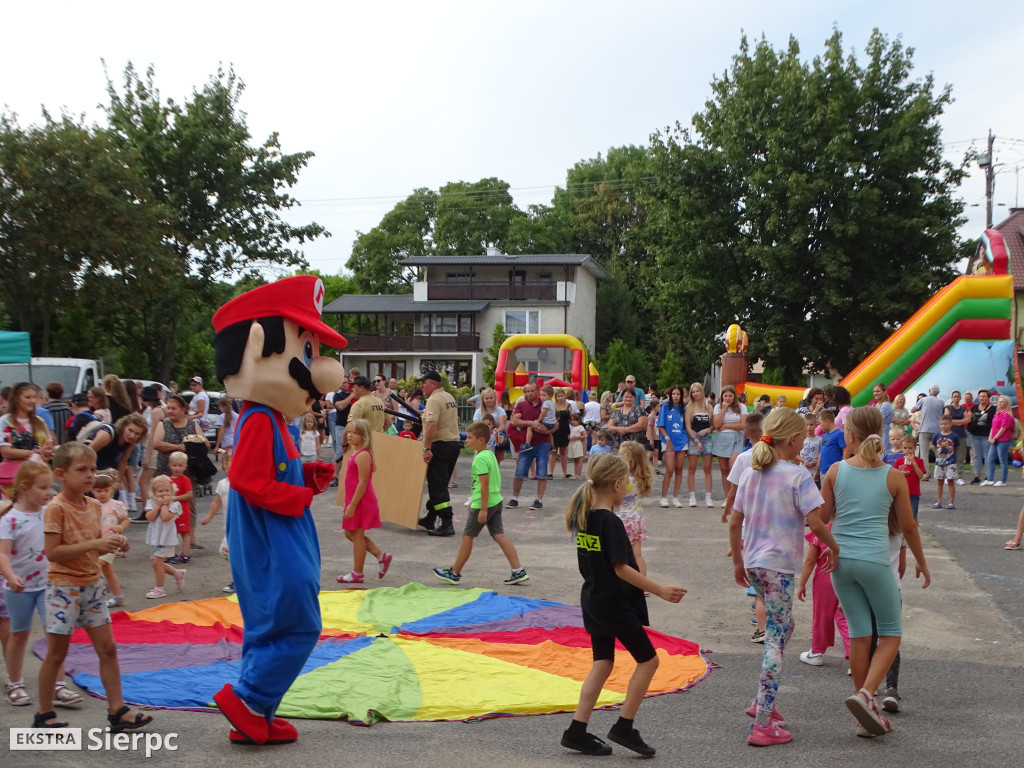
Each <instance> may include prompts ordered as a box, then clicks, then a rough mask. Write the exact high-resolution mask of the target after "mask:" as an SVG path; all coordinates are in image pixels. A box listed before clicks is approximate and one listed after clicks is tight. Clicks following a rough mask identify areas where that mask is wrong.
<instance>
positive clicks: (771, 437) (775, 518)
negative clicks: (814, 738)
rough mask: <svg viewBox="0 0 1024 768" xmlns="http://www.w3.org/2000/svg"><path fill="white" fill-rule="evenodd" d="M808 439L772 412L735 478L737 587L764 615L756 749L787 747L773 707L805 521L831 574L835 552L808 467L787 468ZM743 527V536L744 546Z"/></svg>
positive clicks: (793, 420) (792, 416)
mask: <svg viewBox="0 0 1024 768" xmlns="http://www.w3.org/2000/svg"><path fill="white" fill-rule="evenodd" d="M805 432H806V425H805V424H804V419H803V417H802V416H800V415H798V414H797V413H796V412H795V411H793V410H791V409H789V408H776V409H774V410H773V411H772V412H771V413H769V414H768V417H767V418H766V419H765V421H764V436H763V437H762V438H761V440H760V441H759V442H758V443H757V444H756V445H755V446H754V449H753V454H752V456H751V464H750V469H748V470H746V471H745V472H744V473H743V475H742V477H740V481H739V487H738V488H737V490H736V500H735V501H734V502H733V512H732V518H731V519H730V521H729V542H730V544H731V545H732V552H733V563H734V565H735V569H736V573H735V578H736V582H737V583H738V584H740V585H741V586H744V587H746V586H748V585H749V586H752V587H753V588H754V591H755V592H756V593H757V595H758V597H760V598H762V599H763V600H764V604H765V609H766V611H767V622H766V625H765V637H764V661H763V662H762V665H761V676H760V682H759V685H758V693H757V698H756V699H755V700H754V703H752V704H751V705H750V707H749V708H748V709H747V714H748V715H750V716H751V717H754V723H753V724H752V725H751V730H750V735H749V736H748V738H747V741H748V742H749V743H751V744H755V745H758V746H768V745H770V744H784V743H786V742H787V741H790V740H791V739H792V736H790V734H789V732H788V731H786V730H783V729H782V728H781V727H780V723H781V722H783V718H782V715H781V714H779V711H778V709H777V708H776V707H775V694H776V692H777V691H778V687H779V676H780V674H781V671H782V655H783V650H784V649H785V646H786V642H787V641H788V640H789V638H790V635H792V634H793V591H794V587H795V586H796V582H797V577H796V574H798V573H799V572H800V570H801V565H802V563H803V545H804V537H803V536H804V521H805V520H806V522H807V524H808V525H809V526H810V528H811V531H813V532H814V534H815V535H816V536H817V537H818V538H819V539H821V541H822V542H823V543H824V544H825V545H827V546H828V549H829V557H828V562H827V563H826V565H825V568H823V570H825V569H827V570H828V571H831V570H832V568H834V567H835V562H836V556H837V555H838V552H839V549H838V547H837V546H836V543H835V539H833V538H832V534H831V533H830V532H829V530H828V527H827V526H826V525H825V524H824V523H823V522H822V521H821V517H820V511H821V505H822V504H823V503H824V500H823V499H822V497H821V493H820V492H819V491H818V488H817V486H816V485H815V484H814V478H812V477H811V474H810V473H809V472H808V471H807V469H806V468H805V467H803V466H798V465H795V464H790V463H789V462H791V461H794V460H795V459H796V458H797V457H798V456H799V455H800V449H801V448H802V447H803V441H804V433H805ZM744 521H746V533H745V535H744V538H743V540H742V542H741V540H740V531H741V529H742V527H743V524H744Z"/></svg>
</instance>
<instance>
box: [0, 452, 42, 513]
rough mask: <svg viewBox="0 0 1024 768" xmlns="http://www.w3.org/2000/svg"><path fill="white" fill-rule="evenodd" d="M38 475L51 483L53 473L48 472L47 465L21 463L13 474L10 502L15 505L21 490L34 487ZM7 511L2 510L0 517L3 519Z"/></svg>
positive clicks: (39, 462) (28, 462)
mask: <svg viewBox="0 0 1024 768" xmlns="http://www.w3.org/2000/svg"><path fill="white" fill-rule="evenodd" d="M40 475H46V476H47V477H49V478H50V482H51V483H52V482H53V472H52V471H51V470H50V465H49V464H46V463H45V462H42V461H23V462H22V463H21V466H20V467H18V471H17V472H15V473H14V480H13V481H12V483H11V501H13V502H15V503H17V501H18V496H19V495H20V492H21V490H22V489H23V488H28V487H31V486H32V485H34V484H35V482H36V478H37V477H39V476H40ZM12 509H13V507H12ZM8 511H10V510H4V512H3V513H0V517H3V515H4V514H6V513H7V512H8Z"/></svg>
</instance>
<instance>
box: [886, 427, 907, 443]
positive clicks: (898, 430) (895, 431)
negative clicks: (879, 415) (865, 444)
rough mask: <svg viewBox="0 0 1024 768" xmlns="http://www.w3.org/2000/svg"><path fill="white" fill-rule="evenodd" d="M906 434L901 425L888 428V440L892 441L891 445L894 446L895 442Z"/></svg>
mask: <svg viewBox="0 0 1024 768" xmlns="http://www.w3.org/2000/svg"><path fill="white" fill-rule="evenodd" d="M904 434H906V433H905V432H904V431H903V427H893V428H892V429H890V430H889V442H890V443H892V447H893V448H896V443H898V442H900V441H901V440H902V439H903V435H904Z"/></svg>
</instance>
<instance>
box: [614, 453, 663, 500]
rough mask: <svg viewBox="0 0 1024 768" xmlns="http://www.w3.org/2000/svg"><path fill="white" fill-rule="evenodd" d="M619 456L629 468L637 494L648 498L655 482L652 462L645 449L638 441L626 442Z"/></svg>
mask: <svg viewBox="0 0 1024 768" xmlns="http://www.w3.org/2000/svg"><path fill="white" fill-rule="evenodd" d="M619 455H620V456H622V458H624V459H625V460H626V464H627V465H628V466H629V474H630V476H631V477H632V478H633V482H634V483H636V492H637V494H638V495H639V496H641V497H643V496H646V495H647V494H649V493H650V492H651V484H652V483H653V482H654V471H653V470H652V469H651V460H650V459H648V458H647V452H646V451H645V450H644V447H643V446H642V445H640V443H638V442H637V441H636V440H626V441H625V442H624V443H622V445H620V446H619Z"/></svg>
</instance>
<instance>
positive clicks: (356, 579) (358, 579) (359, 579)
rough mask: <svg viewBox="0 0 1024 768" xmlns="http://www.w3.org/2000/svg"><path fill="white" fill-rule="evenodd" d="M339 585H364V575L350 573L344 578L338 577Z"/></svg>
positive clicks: (343, 576)
mask: <svg viewBox="0 0 1024 768" xmlns="http://www.w3.org/2000/svg"><path fill="white" fill-rule="evenodd" d="M338 583H339V584H362V583H363V574H361V573H356V572H355V571H350V572H349V573H346V574H344V575H342V576H339V577H338Z"/></svg>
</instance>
